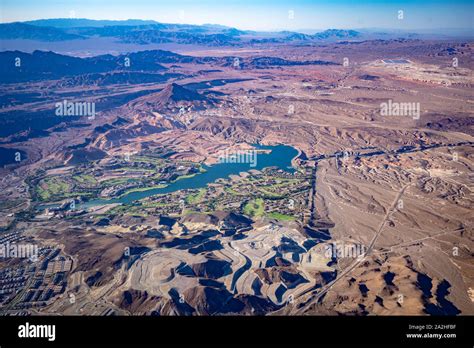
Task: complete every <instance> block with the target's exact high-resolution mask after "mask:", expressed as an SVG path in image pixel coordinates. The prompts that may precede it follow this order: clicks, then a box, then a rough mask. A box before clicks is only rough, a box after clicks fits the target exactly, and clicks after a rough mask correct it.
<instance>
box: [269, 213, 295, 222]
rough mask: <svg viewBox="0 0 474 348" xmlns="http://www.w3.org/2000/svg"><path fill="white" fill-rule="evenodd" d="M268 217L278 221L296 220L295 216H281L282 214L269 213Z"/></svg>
mask: <svg viewBox="0 0 474 348" xmlns="http://www.w3.org/2000/svg"><path fill="white" fill-rule="evenodd" d="M267 216H268V217H270V218H272V219H277V220H280V221H293V220H294V219H295V217H294V216H291V215H285V214H280V213H269V214H268V215H267Z"/></svg>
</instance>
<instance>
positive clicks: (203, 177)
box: [82, 145, 298, 208]
mask: <svg viewBox="0 0 474 348" xmlns="http://www.w3.org/2000/svg"><path fill="white" fill-rule="evenodd" d="M255 147H256V149H257V150H270V152H269V153H265V152H258V155H257V157H256V158H257V160H256V163H255V162H254V163H217V164H214V165H212V166H204V169H205V170H206V172H204V173H200V174H197V175H195V176H193V177H190V178H184V179H180V180H177V181H175V182H172V183H170V184H169V185H168V186H166V187H162V188H152V189H149V190H144V191H137V192H130V193H128V194H126V195H123V196H122V197H120V198H114V199H109V200H107V199H96V200H91V201H89V202H86V203H84V204H83V205H82V206H83V207H86V208H87V207H92V206H97V205H102V204H111V203H121V204H127V203H131V202H133V201H136V200H140V199H143V198H146V197H150V196H153V195H158V194H166V193H171V192H175V191H178V190H186V189H199V188H201V187H206V185H207V184H210V183H213V182H215V181H216V180H217V179H221V178H222V179H225V178H228V177H229V176H231V175H238V174H239V173H241V172H248V171H249V170H251V169H257V170H261V169H264V168H268V167H277V168H279V169H282V170H284V171H286V172H289V173H293V172H294V171H295V169H294V168H293V167H292V165H291V161H292V160H293V158H295V157H296V156H297V155H298V151H297V150H296V149H295V148H293V147H291V146H287V145H276V146H261V145H255Z"/></svg>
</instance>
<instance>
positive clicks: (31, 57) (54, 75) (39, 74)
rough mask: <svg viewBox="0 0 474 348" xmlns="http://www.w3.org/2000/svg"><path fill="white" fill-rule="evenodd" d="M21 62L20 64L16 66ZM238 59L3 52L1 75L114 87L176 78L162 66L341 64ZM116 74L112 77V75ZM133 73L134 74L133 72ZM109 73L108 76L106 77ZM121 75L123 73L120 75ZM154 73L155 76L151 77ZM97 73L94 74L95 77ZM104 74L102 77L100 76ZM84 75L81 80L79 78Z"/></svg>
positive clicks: (165, 53)
mask: <svg viewBox="0 0 474 348" xmlns="http://www.w3.org/2000/svg"><path fill="white" fill-rule="evenodd" d="M17 59H19V61H20V65H19V66H17V65H16V64H15V63H16V61H17ZM235 59H236V58H235V57H193V56H186V55H181V54H177V53H173V52H169V51H163V50H150V51H139V52H135V53H130V54H123V55H119V56H113V55H110V54H106V55H100V56H94V57H88V58H78V57H71V56H66V55H62V54H57V53H54V52H45V51H34V52H33V53H25V52H21V51H6V52H0V75H1V76H2V82H3V83H18V82H24V81H40V80H56V79H61V78H66V77H68V78H71V77H75V78H74V80H72V81H69V83H71V84H77V83H84V84H99V85H103V84H113V83H147V82H160V81H162V80H163V78H165V77H166V78H168V77H172V76H177V75H176V74H174V75H167V76H158V75H156V73H162V72H166V71H167V70H168V68H167V67H165V66H163V65H162V64H179V63H181V64H186V63H192V64H212V65H215V66H221V67H233V68H235V69H268V68H275V67H281V66H299V65H338V63H333V62H328V61H321V60H315V61H293V60H286V59H282V58H278V57H266V56H263V57H255V58H239V64H238V66H236V67H235V66H234V64H235ZM112 72H113V73H114V74H111V73H112ZM131 72H133V74H132V73H131ZM104 73H108V74H107V75H103V74H104ZM117 73H121V74H117ZM150 73H153V74H154V75H150ZM94 74H95V75H94ZM98 74H102V75H98ZM78 76H81V78H77V77H78Z"/></svg>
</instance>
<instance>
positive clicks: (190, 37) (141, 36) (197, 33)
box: [0, 18, 361, 46]
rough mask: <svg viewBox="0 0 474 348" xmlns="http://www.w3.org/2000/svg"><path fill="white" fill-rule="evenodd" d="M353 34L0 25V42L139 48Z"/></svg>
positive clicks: (54, 22) (72, 22) (116, 24)
mask: <svg viewBox="0 0 474 348" xmlns="http://www.w3.org/2000/svg"><path fill="white" fill-rule="evenodd" d="M360 36H361V34H360V33H359V32H357V31H355V30H341V29H329V30H326V31H323V32H320V33H316V34H313V35H308V34H301V33H296V32H291V31H282V32H275V33H259V32H254V31H245V30H238V29H235V28H229V27H225V26H221V25H212V24H205V25H189V24H166V23H159V22H155V21H151V20H138V19H129V20H125V21H115V20H91V19H79V18H78V19H74V18H73V19H69V18H67V19H66V18H58V19H40V20H34V21H27V22H16V23H5V24H0V39H4V40H6V39H30V40H37V41H66V40H80V39H89V38H94V37H111V38H115V39H117V41H119V42H123V43H134V44H139V45H146V44H156V43H179V44H197V45H207V46H223V45H224V46H235V45H240V44H244V43H247V44H248V43H284V42H289V41H291V42H293V41H304V42H311V41H321V40H325V41H331V40H335V41H337V40H341V39H345V40H348V39H355V38H359V37H360Z"/></svg>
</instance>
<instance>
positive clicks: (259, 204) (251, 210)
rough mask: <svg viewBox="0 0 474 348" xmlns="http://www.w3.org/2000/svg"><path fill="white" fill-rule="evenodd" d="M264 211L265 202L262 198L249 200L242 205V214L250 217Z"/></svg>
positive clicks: (261, 213) (260, 214)
mask: <svg viewBox="0 0 474 348" xmlns="http://www.w3.org/2000/svg"><path fill="white" fill-rule="evenodd" d="M264 212H265V204H264V202H263V199H262V198H257V199H253V200H251V201H249V202H248V203H247V204H245V206H244V214H245V215H248V216H251V217H261V216H263V213H264Z"/></svg>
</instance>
